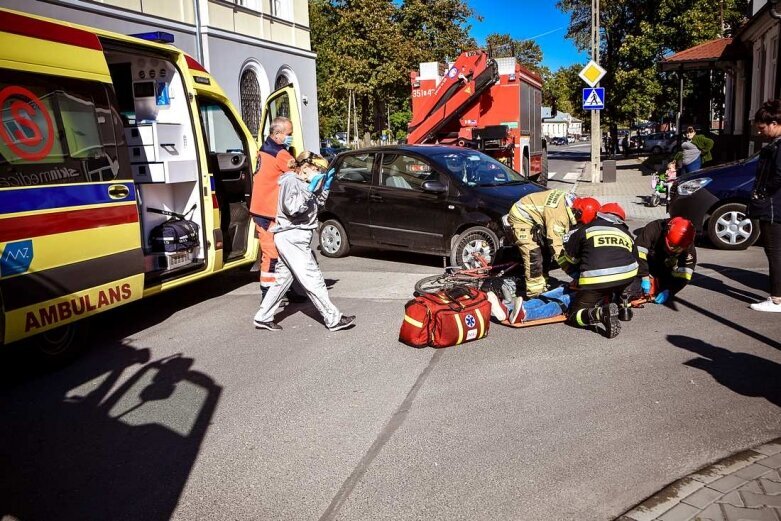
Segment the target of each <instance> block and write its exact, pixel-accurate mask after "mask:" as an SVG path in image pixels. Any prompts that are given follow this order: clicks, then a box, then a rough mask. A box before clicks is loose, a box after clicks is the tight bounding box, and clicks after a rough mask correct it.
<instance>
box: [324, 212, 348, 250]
mask: <svg viewBox="0 0 781 521" xmlns="http://www.w3.org/2000/svg"><path fill="white" fill-rule="evenodd" d="M319 240H320V252H321V253H322V254H323V255H325V256H326V257H344V256H345V255H347V254H348V253H349V251H350V242H349V241H348V240H347V232H346V231H345V230H344V226H342V223H340V222H339V221H337V220H336V219H328V220H327V221H325V222H324V223H323V224H322V225H321V226H320V236H319Z"/></svg>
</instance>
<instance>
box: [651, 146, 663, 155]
mask: <svg viewBox="0 0 781 521" xmlns="http://www.w3.org/2000/svg"><path fill="white" fill-rule="evenodd" d="M651 153H652V154H661V153H662V147H660V146H659V145H656V146H655V147H653V148H652V149H651Z"/></svg>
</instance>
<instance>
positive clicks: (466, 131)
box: [407, 50, 548, 184]
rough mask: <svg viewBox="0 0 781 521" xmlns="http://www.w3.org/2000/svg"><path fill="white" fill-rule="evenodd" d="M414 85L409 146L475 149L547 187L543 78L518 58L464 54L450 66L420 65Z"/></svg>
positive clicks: (408, 138) (411, 74)
mask: <svg viewBox="0 0 781 521" xmlns="http://www.w3.org/2000/svg"><path fill="white" fill-rule="evenodd" d="M410 82H411V86H412V120H411V121H410V124H409V134H408V136H407V143H409V144H424V143H439V144H451V145H458V146H463V147H470V148H475V149H478V150H480V151H482V152H484V153H486V154H488V155H490V156H492V157H494V158H496V159H498V160H500V161H502V162H504V163H506V164H507V165H509V166H511V167H512V168H513V169H514V170H516V171H518V172H521V173H522V174H523V175H525V176H526V177H528V178H530V179H532V180H535V181H538V182H540V183H542V184H546V183H547V177H548V155H547V150H546V148H545V145H544V144H543V140H542V128H541V127H542V119H541V105H542V79H541V78H540V76H539V75H537V74H535V73H534V72H532V71H530V70H529V69H527V68H526V67H523V66H522V65H520V64H519V63H517V60H516V59H515V58H491V57H490V56H489V55H488V53H486V52H484V51H480V50H477V51H468V52H463V53H461V54H460V55H459V56H458V58H456V60H455V62H453V63H452V64H448V65H445V64H442V63H439V62H428V63H421V64H420V70H419V71H413V72H411V73H410Z"/></svg>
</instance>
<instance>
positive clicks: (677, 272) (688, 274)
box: [673, 268, 694, 280]
mask: <svg viewBox="0 0 781 521" xmlns="http://www.w3.org/2000/svg"><path fill="white" fill-rule="evenodd" d="M692 275H694V270H693V269H691V268H675V269H674V270H673V277H678V278H680V279H686V280H692Z"/></svg>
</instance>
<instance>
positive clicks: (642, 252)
mask: <svg viewBox="0 0 781 521" xmlns="http://www.w3.org/2000/svg"><path fill="white" fill-rule="evenodd" d="M637 254H638V256H639V257H640V258H641V259H642V260H648V248H643V247H642V246H638V247H637Z"/></svg>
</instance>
